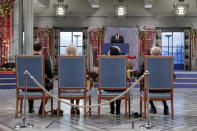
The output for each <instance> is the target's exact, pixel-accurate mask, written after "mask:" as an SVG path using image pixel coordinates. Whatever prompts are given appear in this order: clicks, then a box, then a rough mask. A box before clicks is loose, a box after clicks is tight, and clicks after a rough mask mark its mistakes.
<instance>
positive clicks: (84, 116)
mask: <svg viewBox="0 0 197 131" xmlns="http://www.w3.org/2000/svg"><path fill="white" fill-rule="evenodd" d="M86 99H87V98H86V97H85V98H84V106H86V105H87V104H86V101H87V100H86ZM84 118H86V107H84Z"/></svg>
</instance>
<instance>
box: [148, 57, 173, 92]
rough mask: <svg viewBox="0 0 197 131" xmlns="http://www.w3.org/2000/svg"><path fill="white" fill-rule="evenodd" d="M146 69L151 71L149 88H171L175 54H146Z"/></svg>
mask: <svg viewBox="0 0 197 131" xmlns="http://www.w3.org/2000/svg"><path fill="white" fill-rule="evenodd" d="M146 70H148V71H149V73H150V74H149V76H148V80H149V89H171V88H172V87H173V86H172V85H173V84H172V83H173V73H174V57H173V56H145V71H146ZM145 78H146V77H145Z"/></svg>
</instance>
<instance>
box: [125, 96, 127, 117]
mask: <svg viewBox="0 0 197 131" xmlns="http://www.w3.org/2000/svg"><path fill="white" fill-rule="evenodd" d="M125 117H127V97H126V98H125Z"/></svg>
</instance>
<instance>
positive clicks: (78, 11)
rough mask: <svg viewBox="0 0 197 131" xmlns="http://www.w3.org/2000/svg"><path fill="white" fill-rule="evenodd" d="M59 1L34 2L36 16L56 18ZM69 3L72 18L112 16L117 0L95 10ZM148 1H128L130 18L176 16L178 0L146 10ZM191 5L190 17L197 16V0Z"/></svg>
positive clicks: (82, 0)
mask: <svg viewBox="0 0 197 131" xmlns="http://www.w3.org/2000/svg"><path fill="white" fill-rule="evenodd" d="M56 1H57V0H34V13H35V15H36V16H54V10H53V3H54V2H56ZM64 1H65V3H68V7H69V13H68V15H70V16H112V15H114V13H113V9H114V7H113V5H114V1H115V0H100V8H98V9H93V8H91V6H90V3H89V2H88V0H64ZM145 1H147V0H128V16H157V17H160V16H174V12H173V11H174V7H173V4H174V3H178V0H152V1H153V3H152V6H153V7H152V8H150V9H145V8H144V5H145ZM184 2H185V3H189V16H197V3H196V2H197V0H185V1H184Z"/></svg>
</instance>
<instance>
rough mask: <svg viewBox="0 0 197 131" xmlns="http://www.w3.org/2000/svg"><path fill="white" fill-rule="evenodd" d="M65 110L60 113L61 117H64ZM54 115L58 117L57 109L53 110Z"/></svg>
mask: <svg viewBox="0 0 197 131" xmlns="http://www.w3.org/2000/svg"><path fill="white" fill-rule="evenodd" d="M63 113H64V112H63V110H60V113H59V115H60V116H63ZM53 114H55V115H57V109H56V110H53Z"/></svg>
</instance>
